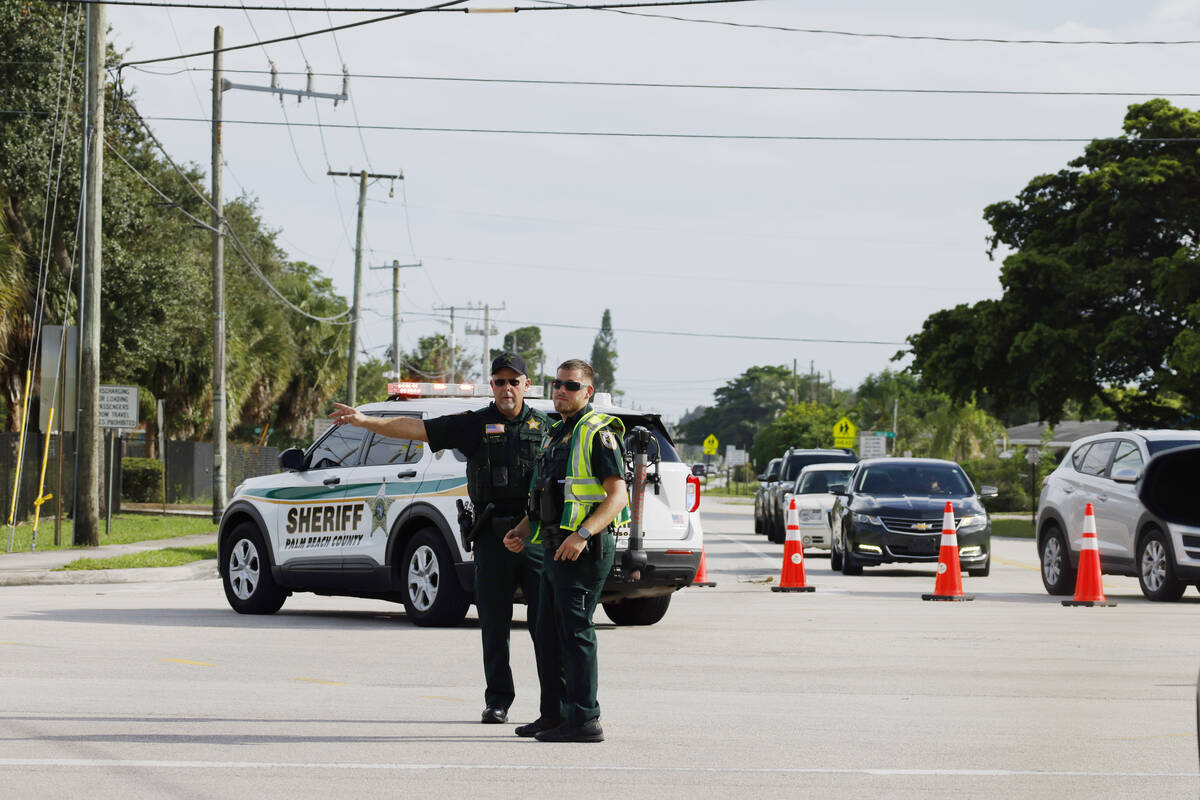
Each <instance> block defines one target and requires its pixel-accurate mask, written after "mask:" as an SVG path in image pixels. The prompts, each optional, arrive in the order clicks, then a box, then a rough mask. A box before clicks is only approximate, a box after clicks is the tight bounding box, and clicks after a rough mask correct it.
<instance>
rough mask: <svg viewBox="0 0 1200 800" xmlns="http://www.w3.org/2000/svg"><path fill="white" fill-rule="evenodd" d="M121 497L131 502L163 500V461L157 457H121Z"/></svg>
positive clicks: (158, 501)
mask: <svg viewBox="0 0 1200 800" xmlns="http://www.w3.org/2000/svg"><path fill="white" fill-rule="evenodd" d="M121 497H122V498H123V499H125V500H128V501H129V502H131V503H160V502H162V499H163V481H162V462H161V461H159V460H158V459H156V458H124V459H121Z"/></svg>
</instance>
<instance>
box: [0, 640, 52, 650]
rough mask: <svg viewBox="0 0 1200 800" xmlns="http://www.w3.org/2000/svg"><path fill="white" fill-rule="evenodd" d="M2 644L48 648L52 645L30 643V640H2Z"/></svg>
mask: <svg viewBox="0 0 1200 800" xmlns="http://www.w3.org/2000/svg"><path fill="white" fill-rule="evenodd" d="M0 644H7V645H9V646H11V647H41V648H46V649H48V648H49V647H50V645H46V644H29V643H28V642H0Z"/></svg>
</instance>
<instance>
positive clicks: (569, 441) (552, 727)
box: [504, 359, 629, 742]
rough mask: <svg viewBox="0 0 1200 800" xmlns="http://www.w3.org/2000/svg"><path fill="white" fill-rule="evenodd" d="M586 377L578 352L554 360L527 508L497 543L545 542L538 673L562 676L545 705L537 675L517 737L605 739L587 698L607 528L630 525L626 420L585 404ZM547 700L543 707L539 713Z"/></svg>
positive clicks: (591, 692)
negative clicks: (538, 698)
mask: <svg viewBox="0 0 1200 800" xmlns="http://www.w3.org/2000/svg"><path fill="white" fill-rule="evenodd" d="M592 378H593V371H592V367H591V365H590V364H588V363H587V362H586V361H583V360H581V359H572V360H570V361H565V362H563V364H562V365H560V366H559V368H558V374H557V376H556V379H555V381H554V410H555V411H557V412H558V413H559V414H560V415H561V416H562V419H561V420H560V421H558V422H556V423H554V426H553V427H552V428H551V429H550V435H549V437H548V439H547V441H546V444H545V447H544V449H543V450H542V453H541V455H540V456H539V457H538V463H537V472H536V474H535V475H534V484H533V490H532V492H531V497H530V502H529V516H528V517H526V518H525V519H523V520H521V522H520V523H519V524H518V525H517V526H516V527H515V528H514V529H513V530H511V531H509V532H508V533H507V534H506V535H505V537H504V545H505V546H506V547H508V549H509V550H511V551H513V552H515V553H519V552H525V551H528V550H537V549H544V550H545V554H546V555H545V559H546V560H545V564H544V566H543V568H542V585H541V595H540V598H539V604H540V605H539V608H538V630H537V638H538V640H539V642H540V649H539V651H538V659H539V661H538V671H539V673H543V674H544V673H547V672H549V673H550V674H552V675H561V678H560V680H559V681H558V683H557V688H558V690H559V694H558V695H557V698H558V700H559V702H557V704H556V703H547V701H546V685H547V684H546V682H543V688H542V693H543V700H542V716H541V717H540V718H538V720H537V721H535V722H531V723H529V724H528V725H522V726H520V727H518V728H517V729H516V733H517V735H518V736H534V737H535V738H537V739H538V741H542V742H600V741H603V740H604V730H603V729H602V728H601V727H600V705H599V704H598V703H597V701H596V688H597V683H598V667H597V660H596V628H595V625H594V624H593V621H592V618H593V615H594V614H595V612H596V603H597V602H598V601H599V599H600V591H601V589H602V588H603V587H604V581H605V579H606V578H607V577H608V573H609V571H610V570H611V569H612V565H613V556H614V554H615V551H616V540H615V538H614V536H613V534H614V532H615V531H616V530H618V529H622V528H625V527H628V525H629V511H628V509H627V508H626V506H627V504H628V501H629V498H628V495H627V494H626V491H625V457H624V434H625V426H624V425H623V424H622V423H621V420H619V419H617V418H616V417H612V416H609V415H608V414H602V413H600V412H598V411H596V410H594V409H593V408H592V406H591V402H590V401H591V398H592V394H593V393H594V392H595V389H594V388H593V387H592ZM529 539H531V540H532V541H531V544H530V546H528V547H527V546H526V545H525V542H526V540H529ZM539 541H540V542H541V547H539V545H538V544H537V543H538V542H539ZM555 705H557V709H555ZM548 707H549V709H550V710H551V712H552V713H549V714H548V713H547V708H548Z"/></svg>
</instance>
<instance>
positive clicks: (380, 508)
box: [367, 483, 396, 538]
mask: <svg viewBox="0 0 1200 800" xmlns="http://www.w3.org/2000/svg"><path fill="white" fill-rule="evenodd" d="M386 488H387V483H381V484H379V492H378V493H376V495H375V496H374V497H372V498H371V499H370V500H368V501H367V505H368V506H369V507H370V509H371V532H370V533H369V534H367V535H368V537H369V538H374V537H375V530H376V528H378V529H379V530H380V531H381V532H383V533H387V516H388V509H389V508H391V507H392V503H394V502H396V501H395V500H390V499H388V496H387V495H386V494H384V490H385V489H386Z"/></svg>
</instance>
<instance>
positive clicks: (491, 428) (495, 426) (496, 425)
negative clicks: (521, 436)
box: [483, 422, 504, 434]
mask: <svg viewBox="0 0 1200 800" xmlns="http://www.w3.org/2000/svg"><path fill="white" fill-rule="evenodd" d="M483 432H484V433H485V434H489V433H504V423H503V422H493V423H490V424H488V425H484V426H483Z"/></svg>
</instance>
